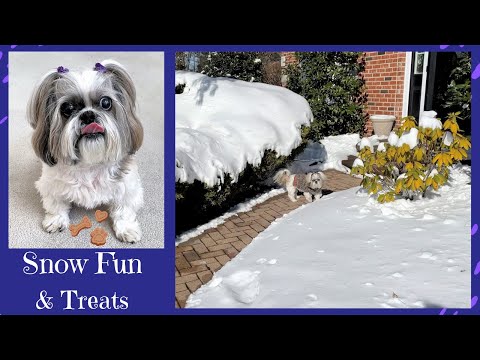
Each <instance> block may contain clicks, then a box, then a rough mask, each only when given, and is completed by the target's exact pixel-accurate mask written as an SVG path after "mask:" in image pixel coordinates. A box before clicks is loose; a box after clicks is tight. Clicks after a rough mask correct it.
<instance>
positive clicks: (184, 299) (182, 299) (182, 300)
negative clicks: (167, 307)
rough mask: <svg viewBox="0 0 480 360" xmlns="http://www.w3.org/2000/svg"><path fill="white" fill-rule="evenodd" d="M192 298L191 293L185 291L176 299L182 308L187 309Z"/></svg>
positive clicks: (178, 294)
mask: <svg viewBox="0 0 480 360" xmlns="http://www.w3.org/2000/svg"><path fill="white" fill-rule="evenodd" d="M189 296H190V291H188V290H185V291H181V292H178V293H176V294H175V298H176V300H177V301H178V304H179V306H180V307H182V308H183V307H185V304H186V302H187V299H188V297H189Z"/></svg>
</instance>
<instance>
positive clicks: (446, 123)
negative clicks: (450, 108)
mask: <svg viewBox="0 0 480 360" xmlns="http://www.w3.org/2000/svg"><path fill="white" fill-rule="evenodd" d="M451 126H452V122H451V121H450V119H447V120H446V121H445V122H444V123H443V128H444V129H445V130H448V129H450V127H451Z"/></svg>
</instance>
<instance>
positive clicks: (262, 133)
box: [175, 71, 313, 186]
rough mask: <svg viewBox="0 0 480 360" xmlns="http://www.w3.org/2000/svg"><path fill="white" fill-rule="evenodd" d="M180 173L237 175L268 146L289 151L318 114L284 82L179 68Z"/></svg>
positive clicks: (212, 178) (212, 177) (210, 181)
mask: <svg viewBox="0 0 480 360" xmlns="http://www.w3.org/2000/svg"><path fill="white" fill-rule="evenodd" d="M181 84H183V85H185V88H184V91H183V93H182V94H177V95H176V96H175V101H176V104H175V105H176V125H175V128H176V129H175V152H176V169H175V178H176V180H177V181H180V182H187V183H192V182H193V181H194V180H199V181H201V182H204V183H205V184H207V185H208V186H214V185H218V184H221V183H222V182H223V181H224V175H225V174H230V176H231V177H232V178H233V180H234V181H236V180H237V179H238V175H239V174H240V172H242V170H244V169H245V167H246V165H247V163H250V164H252V165H254V166H256V165H259V164H260V162H261V160H262V157H263V154H264V152H265V150H274V151H276V152H277V154H278V155H289V154H290V153H291V151H292V150H293V149H294V148H296V147H297V146H298V145H300V143H301V136H300V129H301V126H302V125H309V124H310V122H311V121H312V120H313V115H312V112H311V110H310V106H309V105H308V102H307V101H306V100H305V99H304V98H303V97H301V96H300V95H297V94H295V93H294V92H292V91H290V90H288V89H285V88H283V87H279V86H274V85H268V84H262V83H251V82H245V81H241V80H233V79H230V78H211V77H208V76H206V75H202V74H199V73H194V72H188V71H176V72H175V85H176V86H178V85H181Z"/></svg>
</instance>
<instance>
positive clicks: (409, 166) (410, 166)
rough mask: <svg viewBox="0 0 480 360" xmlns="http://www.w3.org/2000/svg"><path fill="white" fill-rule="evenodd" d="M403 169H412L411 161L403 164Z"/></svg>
mask: <svg viewBox="0 0 480 360" xmlns="http://www.w3.org/2000/svg"><path fill="white" fill-rule="evenodd" d="M405 169H407V170H412V169H413V164H412V163H411V162H408V163H406V164H405Z"/></svg>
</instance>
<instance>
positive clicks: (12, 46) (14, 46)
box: [10, 45, 18, 49]
mask: <svg viewBox="0 0 480 360" xmlns="http://www.w3.org/2000/svg"><path fill="white" fill-rule="evenodd" d="M17 46H18V45H10V49H15V48H16V47H17Z"/></svg>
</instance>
